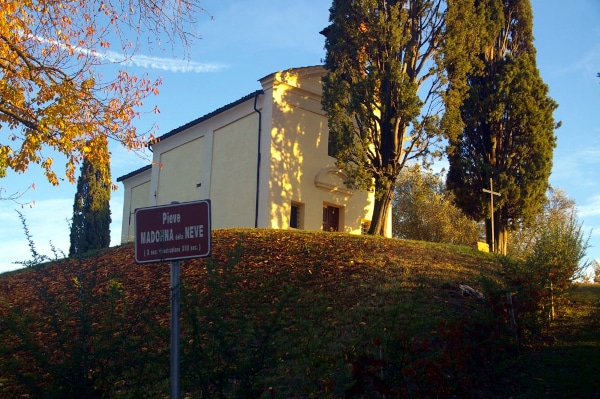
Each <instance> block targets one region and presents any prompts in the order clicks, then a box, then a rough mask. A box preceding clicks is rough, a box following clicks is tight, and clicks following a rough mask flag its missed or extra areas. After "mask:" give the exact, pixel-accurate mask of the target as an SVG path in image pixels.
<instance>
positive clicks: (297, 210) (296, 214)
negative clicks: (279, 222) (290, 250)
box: [290, 202, 302, 229]
mask: <svg viewBox="0 0 600 399" xmlns="http://www.w3.org/2000/svg"><path fill="white" fill-rule="evenodd" d="M290 227H291V228H292V229H301V228H302V204H299V203H296V202H292V208H291V210H290Z"/></svg>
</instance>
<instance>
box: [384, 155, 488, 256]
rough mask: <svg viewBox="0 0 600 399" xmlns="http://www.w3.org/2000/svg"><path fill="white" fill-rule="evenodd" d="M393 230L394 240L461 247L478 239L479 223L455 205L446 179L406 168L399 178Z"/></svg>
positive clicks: (413, 168)
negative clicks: (448, 244)
mask: <svg viewBox="0 0 600 399" xmlns="http://www.w3.org/2000/svg"><path fill="white" fill-rule="evenodd" d="M392 231H393V235H394V237H399V238H406V239H411V240H422V241H432V242H445V243H451V244H459V245H473V244H475V243H476V242H477V241H478V239H479V231H478V226H477V223H475V222H474V221H473V220H472V219H470V218H468V217H467V216H465V215H464V214H463V213H462V211H461V210H460V209H458V208H457V207H456V206H455V205H454V204H453V201H452V193H451V192H449V191H448V190H447V189H446V186H445V183H444V178H443V176H442V175H441V174H435V173H433V172H431V171H428V170H422V169H421V168H420V167H419V165H410V166H407V167H405V168H404V169H403V170H402V172H401V173H400V176H399V177H398V181H397V182H396V188H395V195H394V204H393V207H392Z"/></svg>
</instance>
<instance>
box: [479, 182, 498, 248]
mask: <svg viewBox="0 0 600 399" xmlns="http://www.w3.org/2000/svg"><path fill="white" fill-rule="evenodd" d="M483 192H484V193H489V194H490V219H491V221H492V253H494V252H496V248H495V243H496V239H495V237H494V195H497V196H498V197H499V196H500V193H498V192H496V191H494V184H493V183H492V178H491V177H490V189H489V190H488V189H485V188H484V189H483Z"/></svg>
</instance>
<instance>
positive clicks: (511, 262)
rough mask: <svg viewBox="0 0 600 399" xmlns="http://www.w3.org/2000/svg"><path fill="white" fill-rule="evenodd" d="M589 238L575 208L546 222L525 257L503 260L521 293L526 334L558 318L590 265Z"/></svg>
mask: <svg viewBox="0 0 600 399" xmlns="http://www.w3.org/2000/svg"><path fill="white" fill-rule="evenodd" d="M588 241H589V238H586V237H584V235H583V231H582V226H581V224H580V223H578V222H577V219H576V217H575V213H574V212H573V213H571V214H570V215H569V217H567V218H565V219H564V220H562V221H561V222H560V223H559V222H556V223H552V222H550V223H548V224H547V225H545V226H543V228H542V229H541V230H540V232H539V233H538V236H537V237H536V240H535V243H534V244H533V247H532V249H531V251H530V252H529V253H528V254H527V256H526V257H525V259H524V260H517V259H515V258H504V259H503V260H502V262H503V266H504V270H505V272H506V274H507V280H508V282H509V286H512V289H513V291H514V292H516V293H517V297H516V300H515V311H516V312H517V315H518V318H519V319H520V323H519V331H520V333H521V335H522V338H525V339H527V337H528V335H529V336H531V335H533V334H536V333H537V332H540V331H541V329H542V328H543V327H544V326H547V325H548V324H549V323H550V322H551V321H552V320H553V319H554V317H555V314H556V311H557V309H558V308H559V307H560V305H561V302H562V301H564V298H565V293H566V291H567V290H568V289H569V288H570V287H571V285H572V282H573V281H574V280H577V279H579V278H581V277H582V276H583V272H584V270H585V269H586V268H587V267H588V266H589V262H584V261H583V259H584V257H585V255H586V251H587V248H588V247H589V245H588Z"/></svg>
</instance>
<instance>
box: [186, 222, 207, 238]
mask: <svg viewBox="0 0 600 399" xmlns="http://www.w3.org/2000/svg"><path fill="white" fill-rule="evenodd" d="M202 237H204V225H203V224H198V225H195V226H187V227H186V228H185V238H202Z"/></svg>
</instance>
